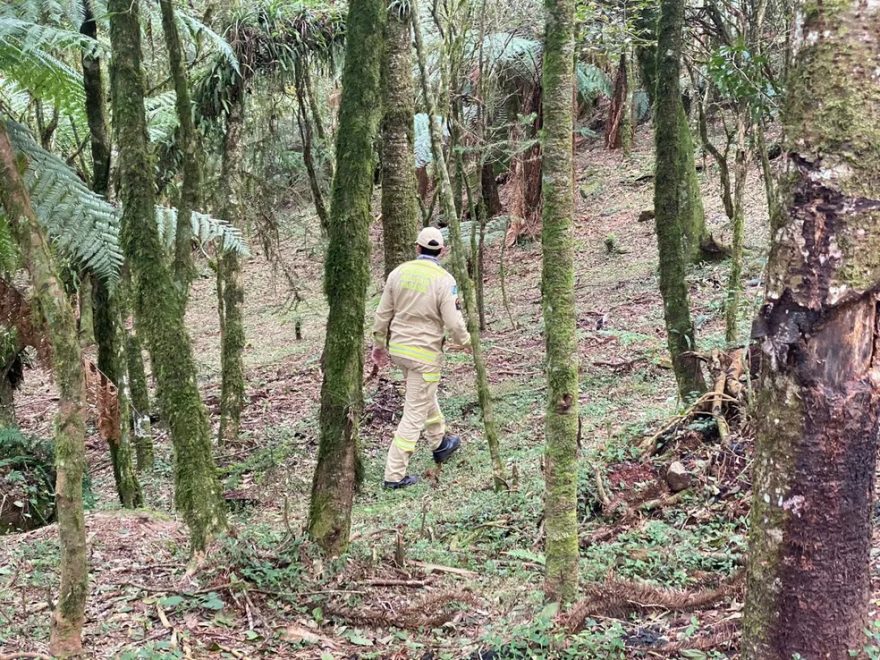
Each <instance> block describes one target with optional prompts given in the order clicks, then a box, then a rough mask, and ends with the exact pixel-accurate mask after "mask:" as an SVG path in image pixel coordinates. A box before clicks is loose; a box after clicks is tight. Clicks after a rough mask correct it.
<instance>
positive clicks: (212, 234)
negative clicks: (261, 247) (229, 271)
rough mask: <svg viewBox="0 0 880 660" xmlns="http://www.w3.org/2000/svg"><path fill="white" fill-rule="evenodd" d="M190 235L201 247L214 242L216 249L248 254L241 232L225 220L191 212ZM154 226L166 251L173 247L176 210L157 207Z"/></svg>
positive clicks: (175, 231) (175, 232) (175, 229)
mask: <svg viewBox="0 0 880 660" xmlns="http://www.w3.org/2000/svg"><path fill="white" fill-rule="evenodd" d="M191 222H192V235H193V238H194V239H196V240H197V241H198V242H199V243H200V244H201V245H206V244H207V243H211V242H216V243H217V247H218V249H220V250H222V251H228V252H235V253H237V254H241V255H247V254H250V251H249V250H248V247H247V243H245V240H244V237H243V236H242V235H241V231H240V230H239V229H237V228H236V227H233V226H232V225H231V224H229V223H228V222H226V221H225V220H220V219H219V218H214V217H212V216H210V215H208V214H206V213H199V212H198V211H193V212H192V218H191ZM156 224H157V225H158V226H159V238H160V240H161V241H162V242H163V244H164V245H165V247H166V248H167V249H169V250H170V249H172V247H173V246H174V238H175V236H176V235H177V209H176V208H174V207H165V206H157V207H156Z"/></svg>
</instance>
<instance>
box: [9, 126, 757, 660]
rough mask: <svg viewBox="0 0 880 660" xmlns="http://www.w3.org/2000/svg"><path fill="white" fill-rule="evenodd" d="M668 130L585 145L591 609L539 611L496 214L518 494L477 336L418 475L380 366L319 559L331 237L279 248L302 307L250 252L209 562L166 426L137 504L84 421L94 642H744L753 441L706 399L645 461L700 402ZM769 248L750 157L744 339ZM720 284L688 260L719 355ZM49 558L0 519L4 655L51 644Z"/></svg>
mask: <svg viewBox="0 0 880 660" xmlns="http://www.w3.org/2000/svg"><path fill="white" fill-rule="evenodd" d="M651 147H652V145H651V136H650V133H649V132H648V131H646V130H643V131H640V133H639V135H638V140H637V143H636V148H635V150H634V152H633V153H632V154H631V156H630V157H624V156H623V155H621V154H620V153H616V152H613V153H612V152H608V151H606V150H604V149H603V148H602V147H601V145H599V144H593V143H586V144H584V145H582V146H581V147H580V148H579V153H578V161H577V162H578V167H577V187H578V191H579V195H578V196H577V198H578V208H577V218H576V231H577V240H578V248H577V250H578V251H577V260H576V270H577V284H576V286H577V295H578V310H579V315H578V327H579V334H578V336H579V350H580V360H581V392H582V397H581V416H582V429H581V445H582V446H581V478H580V488H579V512H578V513H579V519H580V520H581V562H580V572H581V575H580V578H581V583H582V586H583V590H584V598H585V600H584V603H585V604H583V605H582V606H581V608H580V609H577V610H576V613H575V614H576V615H575V616H567V617H566V616H562V615H558V613H557V612H555V611H553V610H552V609H548V608H546V607H545V606H544V604H543V602H542V593H541V587H542V575H543V561H544V558H543V554H542V552H543V549H542V544H543V526H542V493H543V476H542V471H541V464H542V460H541V459H542V451H543V445H542V442H543V407H544V396H545V392H544V380H543V373H542V363H541V360H542V355H543V340H542V321H541V304H540V302H541V301H540V289H539V286H540V272H541V269H540V246H539V244H538V243H535V242H525V243H523V244H520V245H516V246H514V247H512V248H509V249H508V250H507V255H506V267H507V282H506V284H507V290H508V297H509V303H510V313H511V317H510V318H509V317H508V315H507V313H506V311H505V309H504V306H503V304H502V297H501V293H500V286H499V285H500V282H499V269H498V264H499V256H500V249H501V240H500V233H499V232H490V235H489V246H488V253H487V258H486V282H485V286H486V296H487V305H486V307H487V316H488V325H489V328H488V331H487V332H486V333H485V334H484V341H485V345H486V347H487V356H488V360H489V362H490V374H491V380H492V385H493V393H494V398H495V405H496V412H497V417H498V420H499V422H500V425H501V433H502V451H503V458H504V462H505V464H506V468H507V470H508V476H509V479H510V484H511V487H512V488H511V490H510V491H509V492H501V493H496V492H494V491H493V490H492V476H491V475H492V473H491V469H490V463H489V458H488V452H487V450H486V446H485V444H484V442H483V440H482V435H481V432H480V420H479V409H478V406H477V402H476V396H475V392H474V388H473V376H472V368H471V364H470V360H469V358H468V357H467V356H463V355H451V356H450V359H449V362H448V365H447V369H446V371H445V373H444V378H443V381H442V383H441V397H442V398H441V405H442V407H443V410H444V413H445V415H446V418H447V420H448V421H449V423H450V425H451V428H452V430H453V431H455V432H457V433H459V434H460V435H461V436H462V437H463V441H464V445H463V449H462V451H461V452H460V453H459V454H458V455H457V456H456V458H455V459H454V460H453V461H451V462H450V463H449V464H447V465H445V466H444V467H443V469H442V471H441V472H439V473H436V474H435V473H429V476H431V478H430V479H427V480H426V481H425V482H424V483H422V484H420V485H418V486H416V487H413V488H409V489H406V490H404V491H400V492H386V491H384V490H382V488H381V479H382V471H383V463H384V458H385V453H386V449H387V444H388V442H389V440H390V437H391V433H392V431H393V428H394V425H395V423H396V420H397V419H398V418H399V415H400V410H401V405H402V396H401V386H402V383H401V377H400V374H399V373H396V372H395V371H393V370H390V371H386V372H384V373H382V374H380V376H379V378H377V379H374V380H372V381H369V382H368V383H367V384H366V387H365V396H366V411H365V415H364V419H363V424H362V431H363V450H364V460H365V467H366V477H365V481H364V484H363V489H362V491H361V493H360V494H359V495H358V497H357V500H356V503H355V508H354V512H353V520H352V534H353V542H352V545H351V549H350V551H349V552H348V553H347V554H346V556H345V557H343V558H340V559H322V558H321V557H320V555H319V554H318V553H317V552H316V551H315V549H314V548H313V547H311V546H310V544H309V543H308V542H307V541H306V540H304V534H303V527H304V522H305V516H306V512H307V506H308V498H309V490H310V484H311V474H312V469H313V465H314V458H315V453H316V447H317V440H318V433H317V428H316V419H317V407H318V396H319V390H320V379H321V375H320V372H319V355H320V352H321V348H322V345H323V324H324V321H325V305H324V302H323V293H322V288H321V279H322V271H321V246H320V244H319V243H318V241H317V238H316V236H315V233H314V232H313V231H312V232H311V233H308V232H301V231H300V232H297V231H294V230H291V235H290V236H289V237H288V238H287V239H286V245H287V247H288V248H289V250H290V253H289V254H290V255H294V256H291V257H290V259H289V260H290V261H291V262H292V263H294V264H295V266H296V269H297V273H298V282H299V286H300V291H299V294H300V297H301V301H300V302H299V303H298V304H297V305H295V306H294V305H293V304H292V302H291V298H290V292H289V290H288V288H287V286H286V284H285V282H284V279H283V278H282V277H280V276H276V275H275V274H273V271H272V268H271V267H270V266H269V265H268V264H267V263H266V261H265V260H264V259H263V258H262V257H261V256H259V255H254V256H253V257H251V258H250V259H249V260H248V261H247V264H246V266H245V282H246V308H245V314H244V318H245V322H246V330H247V335H248V338H249V340H248V346H247V352H246V363H247V370H248V396H249V399H250V405H249V406H248V409H247V412H246V414H245V419H244V422H243V433H242V434H241V438H240V439H239V441H238V442H237V443H236V444H234V445H231V446H226V447H222V448H218V449H217V456H218V461H219V463H220V465H221V466H222V475H223V479H224V483H225V487H226V489H227V491H228V498H229V500H230V506H231V508H232V513H231V523H232V530H233V532H232V534H231V535H230V536H228V537H227V538H225V539H223V540H222V541H221V542H220V543H218V545H217V546H216V547H215V548H214V549H212V552H210V553H209V555H208V556H207V557H206V558H202V559H201V561H199V562H198V563H195V562H188V559H189V557H188V551H187V547H186V546H187V543H186V530H185V527H184V526H183V525H182V523H181V522H180V521H179V520H178V519H177V518H175V517H174V515H173V511H172V481H171V477H172V474H171V456H170V450H169V445H168V441H167V435H166V433H165V431H164V429H163V428H162V426H161V423H160V424H159V425H157V427H156V429H155V439H156V442H157V453H158V456H157V465H156V469H155V470H154V471H153V472H152V473H151V474H149V475H146V476H142V479H143V485H144V489H145V494H146V499H147V502H148V503H149V504H148V507H147V508H145V509H143V510H138V511H134V512H126V511H122V510H120V509H119V507H118V504H117V502H116V498H115V493H114V487H113V477H112V470H111V469H110V461H109V456H108V454H107V452H106V449H105V447H104V446H102V443H101V441H100V440H99V438H98V437H97V434H96V433H92V434H91V436H90V438H89V441H88V446H89V452H88V454H89V469H90V474H91V481H92V491H93V493H94V499H95V501H94V503H93V505H92V509H91V510H90V511H89V512H88V513H87V525H88V539H89V547H90V565H91V571H92V572H91V593H90V597H89V603H88V610H87V617H88V621H87V624H86V629H85V644H86V647H87V649H88V652H89V655H90V657H121V658H158V657H169V658H174V657H186V658H206V657H224V658H233V657H235V658H245V657H278V658H315V659H317V658H321V659H322V660H323V659H324V658H328V659H329V658H398V659H403V658H425V659H428V658H453V659H454V658H487V659H488V658H551V657H552V658H556V657H559V658H563V657H596V658H629V657H686V658H703V657H705V658H712V657H733V656H735V655H736V646H737V622H738V619H739V617H740V616H741V607H742V597H741V585H740V582H739V581H738V579H737V575H738V574H740V571H741V568H742V563H743V556H744V551H745V546H746V539H745V533H746V530H745V525H746V520H745V518H746V515H747V510H748V499H747V496H748V492H749V483H748V470H747V468H748V464H749V460H750V458H749V457H750V454H751V441H750V439H749V437H748V434H747V433H743V434H739V433H737V432H736V431H734V433H732V434H731V436H729V437H728V438H727V439H726V441H725V442H724V443H721V442H719V441H718V440H717V436H715V437H714V438H713V436H712V434H711V433H706V432H705V426H706V423H705V421H702V422H701V421H700V420H699V418H698V420H697V422H695V423H694V424H691V425H690V426H686V427H685V428H684V429H683V431H682V432H680V433H677V434H676V435H675V437H674V440H673V441H672V442H671V443H670V444H671V445H673V446H671V447H670V448H669V449H667V451H665V452H662V453H660V454H658V455H657V456H655V457H653V458H650V457H649V458H648V459H646V460H643V459H642V456H641V455H640V451H639V448H638V447H639V445H640V444H641V443H643V442H644V440H645V438H650V437H651V435H652V434H654V433H655V432H657V431H658V430H660V429H661V428H662V427H663V426H664V425H665V423H666V422H667V420H669V419H670V418H672V417H673V416H674V415H676V414H677V413H680V412H681V410H682V404H681V402H680V401H679V400H678V399H677V397H676V393H675V387H674V379H673V376H672V372H671V370H670V369H669V364H668V358H667V357H666V355H667V353H666V346H665V338H664V331H663V320H662V309H661V302H660V297H659V294H658V287H657V277H656V267H657V263H656V262H657V258H656V246H655V240H654V231H653V222H651V221H648V222H639V221H638V217H639V214H640V212H641V211H643V210H645V209H650V208H651V200H652V193H653V185H652V180H651V177H650V174H651V171H652V157H653V156H652V148H651ZM703 178H704V180H705V181H706V183H705V184H704V191H703V192H704V200H705V204H706V209H707V217H708V220H709V223H710V225H711V228H712V230H713V232H714V234H715V235H716V237H718V238H720V239H722V240H723V241H725V242H729V225H728V222H727V220H726V218H725V217H724V215H723V213H722V212H721V207H720V203H719V199H718V192H717V189H716V188H715V185H716V184H715V181H716V176H715V173H714V170H712V169H711V168H709V169H708V170H707V172H706V173H705V175H704V177H703ZM710 182H711V183H710ZM291 224H292V225H293V226H300V225H299V224H296V223H291ZM309 237H311V238H309ZM766 244H767V223H766V209H765V202H764V193H763V187H762V184H761V180H760V178H759V176H758V173H757V170H755V171H754V172H752V175H751V179H750V185H749V187H748V193H747V231H746V257H745V267H744V275H743V281H744V282H745V285H746V286H745V291H746V296H745V300H744V302H743V306H742V310H741V311H742V313H741V318H742V336H743V337H745V336H747V332H748V325H749V324H748V319H749V318H751V317H752V316H753V315H754V311H755V306H756V305H757V304H758V300H759V297H760V294H761V292H762V286H761V285H760V277H761V272H762V269H763V265H764V263H765V258H766V255H765V253H766ZM380 258H381V255H380V254H379V251H378V250H376V251H375V253H374V255H373V262H374V272H375V274H376V277H375V279H374V284H373V286H372V287H371V289H370V292H369V293H370V303H369V308H368V319H371V317H372V311H373V310H374V309H375V305H376V303H377V302H378V295H379V293H380V279H379V276H380V273H381V268H380V261H379V260H380ZM726 279H727V266H726V264H725V263H709V264H702V265H699V266H696V267H694V269H693V270H692V272H691V274H690V276H689V282H690V290H691V296H692V309H693V315H694V319H695V323H696V326H697V328H698V330H697V331H698V341H699V347H700V349H701V350H703V351H706V350H709V349H712V348H724V341H723V334H724V322H723V299H724V290H725V283H726ZM214 292H215V289H214V283H213V280H212V279H211V278H209V277H206V278H205V279H202V280H199V281H198V282H196V284H195V285H194V287H193V292H192V302H191V305H190V307H191V309H190V318H189V324H188V327H189V328H190V329H191V332H192V333H193V339H194V341H195V346H196V356H197V359H198V362H199V367H200V379H201V385H202V388H203V393H204V395H205V398H206V401H207V404H208V406H209V409H210V410H211V412H212V415H213V416H214V418H215V422H216V416H217V411H218V410H217V409H218V393H219V347H218V337H219V333H218V329H217V320H216V302H215V298H214ZM511 318H512V320H513V324H511ZM297 321H299V322H300V323H301V326H302V331H303V339H302V340H299V341H298V340H296V339H295V336H294V326H295V324H296V322H297ZM53 396H54V394H53V391H52V388H51V385H49V384H48V380H47V377H46V374H45V373H44V372H41V371H39V370H36V369H35V370H30V371H28V373H27V375H26V382H25V385H24V388H23V390H22V391H21V392H20V393H19V401H18V410H19V415H20V418H21V421H22V425H23V428H24V429H25V430H26V431H27V432H30V433H37V434H41V435H43V436H47V435H48V434H49V432H50V428H51V418H50V414H51V412H52V407H53ZM701 424H702V426H701ZM741 428H746V429H747V428H748V424H747V422H745V423H743V424H742V425H741ZM673 460H678V461H681V462H682V463H683V464H684V465H685V467H686V468H687V469H688V471H689V472H690V474H691V476H692V480H693V483H692V485H691V486H690V487H689V488H687V489H686V490H684V491H682V492H681V493H680V494H677V495H673V494H672V493H671V491H670V489H669V487H668V486H667V483H666V480H665V479H664V478H663V474H664V471H665V468H666V466H667V465H668V464H669V463H670V462H671V461H673ZM431 465H432V464H431V462H430V452H428V451H426V450H425V449H424V448H422V449H420V450H418V451H417V452H416V454H415V456H414V459H413V462H412V468H411V472H413V473H418V474H422V473H427V471H428V469H429V467H431ZM597 475H599V477H598V478H597ZM597 484H601V487H599V486H598V485H597ZM57 554H58V547H57V540H56V533H55V529H54V526H50V527H45V528H42V529H38V530H34V531H31V532H26V533H22V534H18V535H12V536H7V537H4V538H3V541H2V544H0V650H2V651H5V652H11V651H34V652H45V651H46V648H47V638H48V628H49V619H50V616H49V615H50V612H51V607H52V598H53V594H54V592H55V589H56V588H57V575H56V571H57ZM652 587H659V588H660V589H653V588H652ZM717 587H720V589H717V590H716V592H715V593H714V594H709V593H708V592H707V591H706V590H707V589H709V590H711V589H714V588H717ZM707 595H708V596H711V597H708V596H707ZM703 596H707V597H705V598H702V597H703ZM700 598H702V602H698V601H699V599H700Z"/></svg>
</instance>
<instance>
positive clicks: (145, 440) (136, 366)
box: [125, 330, 154, 471]
mask: <svg viewBox="0 0 880 660" xmlns="http://www.w3.org/2000/svg"><path fill="white" fill-rule="evenodd" d="M125 357H126V360H127V372H128V384H129V389H130V391H131V419H132V426H133V428H134V447H135V452H136V454H137V468H138V470H141V471H145V470H152V469H153V459H154V456H153V432H152V429H151V428H150V391H149V390H148V389H147V373H146V370H145V369H144V351H143V347H142V346H141V340H140V337H138V335H137V333H136V332H135V331H134V330H130V331H126V333H125Z"/></svg>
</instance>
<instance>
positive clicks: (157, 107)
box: [144, 91, 178, 144]
mask: <svg viewBox="0 0 880 660" xmlns="http://www.w3.org/2000/svg"><path fill="white" fill-rule="evenodd" d="M176 100H177V95H176V94H175V93H174V91H170V92H165V93H164V94H159V95H158V96H151V97H150V98H148V99H145V101H144V105H145V108H146V114H147V131H148V133H149V135H150V142H151V143H152V144H159V143H167V142H171V140H172V138H173V137H174V132H175V131H176V130H177V124H178V119H177V106H176V105H175V103H176Z"/></svg>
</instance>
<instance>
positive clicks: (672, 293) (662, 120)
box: [654, 0, 705, 398]
mask: <svg viewBox="0 0 880 660" xmlns="http://www.w3.org/2000/svg"><path fill="white" fill-rule="evenodd" d="M660 10H661V16H660V23H659V34H658V48H657V52H658V61H657V94H656V100H655V103H656V114H655V119H654V138H655V145H656V173H655V178H654V186H655V187H654V209H655V226H656V229H657V248H658V250H659V253H660V293H661V295H662V297H663V313H664V318H665V322H666V335H667V343H668V346H669V352H670V355H671V356H672V366H673V370H674V371H675V379H676V382H677V383H678V390H679V393H680V394H681V396H682V398H687V397H689V396H690V395H691V394H692V393H694V392H698V393H699V392H702V391H703V390H704V389H705V383H704V382H703V376H702V372H701V371H700V365H699V362H698V361H697V360H696V358H695V357H693V350H694V348H695V338H694V327H693V323H692V322H691V316H690V301H689V296H688V289H687V283H686V281H685V273H686V267H687V262H688V261H689V258H688V257H689V255H691V254H692V248H691V247H689V246H690V245H691V243H690V242H689V241H688V239H687V232H686V230H685V225H689V226H690V230H689V231H691V232H694V231H695V227H694V225H693V218H694V209H695V207H696V200H697V199H698V197H699V196H698V195H697V197H694V194H695V193H694V186H693V183H692V180H691V173H692V172H693V154H692V153H691V155H690V162H691V165H690V169H687V162H688V154H687V153H684V152H685V151H686V150H687V149H689V148H690V135H689V133H687V132H686V131H685V130H684V129H685V128H686V124H687V121H686V119H685V118H684V110H683V108H682V106H681V94H680V89H679V72H680V68H681V63H680V58H681V48H682V43H681V42H682V26H683V21H684V4H683V2H682V0H663V2H661V5H660ZM700 210H702V209H700Z"/></svg>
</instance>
